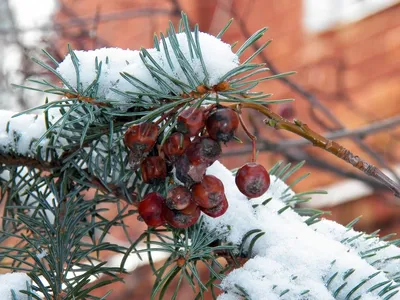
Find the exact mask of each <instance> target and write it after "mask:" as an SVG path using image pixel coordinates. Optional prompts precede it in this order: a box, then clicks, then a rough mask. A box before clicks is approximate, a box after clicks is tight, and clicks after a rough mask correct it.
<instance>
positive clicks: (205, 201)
mask: <svg viewBox="0 0 400 300" xmlns="http://www.w3.org/2000/svg"><path fill="white" fill-rule="evenodd" d="M192 194H193V200H194V202H196V203H197V205H198V206H201V207H203V208H212V207H216V206H217V205H218V204H220V203H221V202H222V201H223V200H224V199H225V198H226V197H225V190H224V185H223V183H222V181H221V180H219V179H218V178H217V177H215V176H213V175H205V176H204V178H203V180H202V181H201V182H199V183H196V184H194V185H193V186H192Z"/></svg>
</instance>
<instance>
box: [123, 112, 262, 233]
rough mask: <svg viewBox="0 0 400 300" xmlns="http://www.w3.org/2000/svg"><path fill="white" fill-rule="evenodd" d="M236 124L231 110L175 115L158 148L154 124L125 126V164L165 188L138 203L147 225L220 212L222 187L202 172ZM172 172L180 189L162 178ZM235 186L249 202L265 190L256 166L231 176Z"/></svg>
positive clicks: (183, 223) (188, 221)
mask: <svg viewBox="0 0 400 300" xmlns="http://www.w3.org/2000/svg"><path fill="white" fill-rule="evenodd" d="M239 123H240V122H239V116H238V113H237V112H236V111H234V110H233V109H231V108H228V107H223V106H216V105H211V106H209V107H208V108H203V107H189V108H187V109H184V110H183V111H181V112H180V113H179V115H178V116H177V118H176V126H175V128H174V132H173V133H172V134H170V135H169V136H168V138H166V139H165V141H164V143H163V144H162V145H158V144H157V142H158V141H159V140H160V139H159V138H160V129H159V126H158V124H157V123H153V122H144V123H140V124H137V125H133V126H131V127H129V128H128V130H127V131H126V133H125V136H124V142H125V145H126V146H127V147H128V148H129V150H130V162H131V165H132V166H134V167H139V166H140V171H141V174H142V180H143V181H144V182H145V183H148V184H152V185H154V184H160V183H164V185H163V186H168V188H167V190H166V192H165V194H166V197H163V196H162V195H161V194H159V193H156V192H152V193H149V194H147V195H145V196H144V198H143V199H142V201H141V202H140V203H139V205H138V211H139V215H140V217H141V219H142V220H143V221H144V222H145V223H146V224H147V225H148V226H152V227H157V226H162V225H165V224H166V223H168V224H169V225H170V226H172V227H175V228H186V227H189V226H191V225H193V224H194V223H195V222H196V221H197V220H198V218H199V217H200V212H201V211H202V212H203V213H205V214H207V215H209V216H211V217H214V218H216V217H219V216H221V215H223V214H224V213H225V212H226V210H227V209H228V201H227V199H226V196H225V190H224V185H223V183H222V182H221V181H220V180H219V179H218V178H217V177H215V176H212V175H205V172H206V169H207V168H208V167H209V166H210V165H212V164H213V163H214V162H215V161H216V160H217V159H218V158H219V156H220V154H221V145H220V143H221V142H223V143H227V142H229V141H230V140H232V139H233V138H234V135H235V131H236V129H237V128H238V126H239ZM173 172H175V177H176V178H177V179H178V180H179V181H180V182H181V183H182V184H181V185H176V184H175V182H174V181H173V180H167V177H168V176H169V177H170V178H173V176H172V173H173ZM166 182H167V185H165V183H166ZM236 185H237V187H238V188H239V190H240V191H241V192H242V193H243V194H244V195H246V196H248V197H249V198H254V197H259V196H261V195H262V194H263V193H265V192H266V190H267V189H268V187H269V175H268V172H267V171H266V170H265V168H264V167H263V166H261V165H259V164H256V163H248V164H245V165H244V166H242V167H241V168H240V169H239V170H238V172H237V174H236Z"/></svg>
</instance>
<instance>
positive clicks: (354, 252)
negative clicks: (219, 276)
mask: <svg viewBox="0 0 400 300" xmlns="http://www.w3.org/2000/svg"><path fill="white" fill-rule="evenodd" d="M207 172H208V173H209V174H212V175H214V176H217V177H218V178H220V179H221V180H222V182H223V184H224V186H225V187H226V189H225V192H226V196H227V199H228V201H229V208H228V211H227V212H226V213H225V214H224V215H223V216H221V217H219V218H216V219H213V218H209V217H206V224H207V228H208V229H209V230H215V229H216V230H217V233H218V235H223V236H224V238H225V241H226V242H228V243H232V244H235V245H240V243H241V241H242V239H243V237H244V235H245V234H246V233H247V232H249V231H250V230H253V229H259V230H260V231H261V232H264V233H265V234H264V235H262V236H261V237H260V238H259V239H258V240H257V241H256V242H255V244H254V247H253V249H252V253H251V257H252V258H251V259H249V260H248V261H247V262H246V263H245V264H244V266H243V267H242V268H239V269H236V270H234V271H232V272H231V273H229V275H228V276H227V277H226V278H225V279H224V280H223V281H222V283H221V287H222V289H223V290H224V291H225V293H224V294H222V295H221V296H220V297H219V299H220V300H231V299H242V298H240V296H239V295H240V294H241V291H240V290H239V289H238V288H237V286H239V287H241V288H243V290H244V291H245V292H246V293H247V295H248V298H249V299H268V300H273V299H304V300H305V299H308V300H311V299H315V300H317V299H324V300H325V299H326V300H328V299H362V300H366V299H383V298H384V297H386V296H388V295H389V294H390V293H392V292H396V291H398V290H397V286H396V283H395V282H394V281H393V280H392V277H391V274H392V275H395V274H394V273H395V272H397V269H398V267H392V268H394V269H395V270H389V269H388V266H386V265H382V267H384V268H383V269H382V272H379V271H380V269H378V267H379V266H377V265H375V264H372V263H371V261H369V260H367V259H363V258H362V257H361V256H362V251H366V249H367V247H366V244H363V245H364V248H365V249H364V248H362V247H361V246H360V248H358V247H357V246H356V245H353V248H351V247H349V245H344V244H342V243H340V241H341V237H343V235H345V234H346V233H347V232H348V231H347V228H345V227H343V226H342V225H339V224H337V223H335V222H332V221H327V220H324V221H322V222H320V223H316V224H314V225H313V226H308V225H307V224H306V223H304V218H303V217H301V216H299V215H298V214H297V213H296V212H295V211H293V210H292V209H291V208H288V209H286V210H285V211H284V212H283V213H281V214H279V213H278V211H279V210H280V209H281V208H283V207H285V206H286V203H284V202H283V201H281V200H280V196H281V192H277V190H280V191H285V190H287V186H286V185H285V184H284V183H283V182H282V181H281V180H280V179H277V178H276V177H274V176H271V177H272V178H271V186H270V188H269V191H268V192H267V193H266V194H265V195H264V196H262V197H260V198H258V199H255V201H249V200H247V198H246V197H245V196H244V195H242V194H241V193H240V192H239V190H238V189H237V187H236V185H235V182H234V176H233V175H232V173H231V172H230V171H229V170H227V169H226V168H225V167H224V166H223V165H221V164H220V163H219V162H216V163H214V164H213V165H212V166H211V167H210V168H209V169H208V171H207ZM285 186H286V188H285ZM270 197H272V200H271V201H269V202H268V203H267V204H266V205H259V206H257V207H256V208H253V206H252V205H253V204H255V203H258V204H260V203H261V202H262V201H263V200H266V199H268V198H270ZM329 228H330V229H329ZM352 232H354V231H352ZM357 234H359V233H357ZM253 237H254V235H253ZM250 240H251V238H249V239H248V241H247V242H246V244H245V245H244V249H245V251H247V250H248V249H249V241H250ZM375 242H376V241H375ZM380 243H384V242H380ZM385 244H386V243H385ZM372 247H373V248H374V245H372ZM389 248H390V251H392V252H391V253H389V254H388V255H389V257H394V256H395V255H396V254H397V256H398V255H399V254H400V249H398V248H397V247H394V246H388V247H387V248H386V249H389ZM382 251H383V250H382ZM386 254H387V253H386ZM376 259H378V257H375V259H374V260H373V261H375V260H376ZM392 265H393V263H392ZM384 271H390V272H391V273H388V274H385V273H384ZM363 281H365V282H363ZM328 282H329V284H328ZM361 282H363V284H362V285H361V286H360V287H358V288H356V289H354V288H355V287H356V286H357V285H359V284H360V283H361ZM380 283H383V284H382V285H381V286H378V287H376V286H377V284H380ZM374 287H375V289H374ZM358 296H359V297H360V298H357V297H358ZM381 296H382V298H381ZM387 299H389V298H387ZM390 299H400V295H399V294H393V297H392V298H390Z"/></svg>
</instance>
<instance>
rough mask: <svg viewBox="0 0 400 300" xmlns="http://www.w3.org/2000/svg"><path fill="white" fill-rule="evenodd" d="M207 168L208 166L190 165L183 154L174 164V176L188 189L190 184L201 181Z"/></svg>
mask: <svg viewBox="0 0 400 300" xmlns="http://www.w3.org/2000/svg"><path fill="white" fill-rule="evenodd" d="M207 167H208V165H207V164H204V163H202V164H198V165H194V164H191V163H190V161H189V159H188V157H187V155H186V154H184V155H182V156H180V157H179V158H178V160H177V161H176V163H175V175H176V178H177V179H178V180H179V181H181V182H182V183H184V184H185V185H186V186H189V187H190V186H191V185H192V184H194V183H196V182H200V181H201V180H203V177H204V175H205V174H206V169H207Z"/></svg>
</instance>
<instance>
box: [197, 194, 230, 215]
mask: <svg viewBox="0 0 400 300" xmlns="http://www.w3.org/2000/svg"><path fill="white" fill-rule="evenodd" d="M228 207H229V204H228V200H227V199H226V197H225V198H224V199H223V200H222V202H221V203H220V204H218V205H217V206H215V207H212V208H203V207H200V209H201V211H202V212H203V213H205V214H206V215H208V216H210V217H213V218H217V217H219V216H222V215H223V214H224V213H225V212H226V211H227V209H228Z"/></svg>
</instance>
